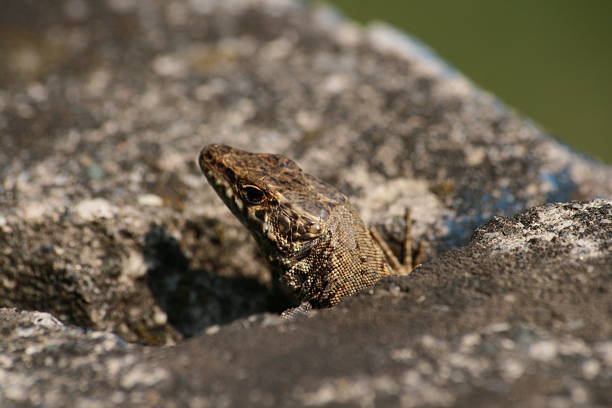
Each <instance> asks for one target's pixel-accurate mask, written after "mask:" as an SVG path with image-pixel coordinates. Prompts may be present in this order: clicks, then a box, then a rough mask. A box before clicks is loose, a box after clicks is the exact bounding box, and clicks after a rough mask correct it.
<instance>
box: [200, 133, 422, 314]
mask: <svg viewBox="0 0 612 408" xmlns="http://www.w3.org/2000/svg"><path fill="white" fill-rule="evenodd" d="M198 164H199V166H200V169H201V170H202V172H203V173H204V175H205V177H206V179H207V180H208V182H209V184H210V185H211V186H212V187H213V188H214V190H215V191H216V193H217V195H218V196H219V197H220V198H221V199H222V200H223V202H224V203H225V204H226V206H227V207H228V208H229V209H230V211H231V212H232V213H233V214H234V215H235V216H236V217H237V218H238V220H240V222H241V223H242V224H243V225H244V226H245V227H246V228H247V229H248V230H249V231H250V232H251V234H252V235H253V237H254V238H255V241H256V242H257V244H258V246H259V249H260V251H261V253H262V254H263V256H264V258H265V259H266V260H267V262H268V263H269V265H270V266H271V269H272V272H273V276H275V277H276V278H277V280H278V281H280V282H281V284H282V285H284V286H285V287H287V288H288V289H289V290H290V291H291V292H293V293H294V295H295V297H296V298H297V300H298V301H299V302H300V305H299V307H297V308H294V309H289V310H286V311H285V312H283V314H282V315H281V316H283V317H288V318H292V317H294V316H296V315H298V314H302V313H305V312H307V311H308V310H310V309H312V308H326V307H332V306H334V305H335V304H337V303H338V302H339V301H340V300H341V299H342V298H344V297H346V296H350V295H353V294H355V293H356V292H358V291H360V290H361V289H364V288H366V287H368V286H371V285H372V284H374V283H375V282H377V281H378V280H380V279H382V278H384V277H387V276H392V275H408V274H409V273H410V272H411V271H412V269H413V266H414V265H413V262H412V243H411V240H410V238H411V225H412V221H411V218H410V212H409V211H408V210H407V211H406V214H405V221H406V239H405V241H404V247H403V249H404V251H403V253H404V259H403V262H400V261H399V260H398V259H397V257H395V255H394V254H393V252H392V251H391V250H390V248H389V247H388V245H387V244H386V242H385V241H384V240H383V239H382V237H381V236H380V234H379V233H378V231H377V230H375V229H368V228H367V227H366V225H365V223H364V222H363V221H362V219H361V217H360V216H359V213H358V212H357V210H356V209H355V208H354V207H353V206H352V205H351V203H350V202H349V200H348V198H347V197H346V196H345V195H344V194H342V193H341V192H340V191H339V190H338V189H336V188H335V187H333V186H331V185H330V184H327V183H325V182H323V181H321V180H319V179H318V178H316V177H314V176H311V175H310V174H308V173H305V172H304V171H303V170H302V169H301V168H300V167H299V166H298V165H297V164H296V163H295V162H294V161H293V160H291V159H289V158H287V157H285V156H282V155H280V154H267V153H251V152H248V151H245V150H241V149H238V148H234V147H230V146H227V145H221V144H210V145H207V146H205V147H204V148H203V149H202V150H201V152H200V155H199V157H198ZM422 255H423V254H422V251H419V253H418V254H417V260H418V258H422Z"/></svg>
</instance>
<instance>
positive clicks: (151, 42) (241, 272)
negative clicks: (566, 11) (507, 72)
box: [0, 0, 612, 406]
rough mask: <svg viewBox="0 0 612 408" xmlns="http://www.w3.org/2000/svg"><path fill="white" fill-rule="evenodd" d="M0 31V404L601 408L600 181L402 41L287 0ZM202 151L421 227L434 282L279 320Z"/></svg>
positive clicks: (34, 10) (403, 283)
mask: <svg viewBox="0 0 612 408" xmlns="http://www.w3.org/2000/svg"><path fill="white" fill-rule="evenodd" d="M0 26H1V27H2V30H3V31H2V36H0V54H1V55H3V56H4V57H3V58H0V145H1V146H2V149H0V163H2V166H0V213H1V215H0V306H3V307H7V308H18V309H19V310H15V309H6V310H4V311H3V312H2V314H0V325H1V326H2V329H0V335H1V336H2V342H0V345H1V347H2V349H1V353H0V405H1V406H15V405H16V406H31V405H36V404H39V403H42V402H45V405H46V406H79V405H87V406H96V405H98V406H108V405H128V404H132V405H146V406H154V405H160V406H172V405H173V404H174V405H191V406H207V405H209V406H223V405H228V406H229V405H231V406H244V405H253V404H257V405H261V406H276V405H287V404H289V403H294V404H298V405H325V404H351V405H361V406H373V405H376V406H381V405H394V406H397V405H403V406H418V405H425V404H429V405H442V406H444V405H446V406H451V405H453V406H491V405H496V406H500V405H503V404H504V403H505V404H507V405H521V406H575V405H583V406H607V405H609V404H610V401H611V400H612V397H611V395H610V391H609V384H610V380H611V379H610V376H611V374H610V372H611V368H610V367H611V366H610V361H611V360H612V357H610V356H612V352H611V351H610V350H612V348H611V346H610V338H611V331H612V329H611V324H610V322H611V321H612V319H611V316H610V313H612V306H611V305H610V298H611V296H610V293H611V291H612V288H611V287H610V285H611V276H610V267H609V266H610V264H612V260H611V259H610V245H611V244H610V241H611V238H610V232H609V231H610V229H611V228H610V219H611V218H612V217H611V216H610V202H609V201H605V200H594V199H595V198H597V197H602V198H607V199H609V198H610V197H611V196H612V194H611V193H612V170H611V169H610V167H608V166H605V165H603V164H601V163H597V162H594V161H591V160H590V159H588V158H585V157H583V156H581V155H579V154H576V153H574V152H572V151H571V150H570V149H568V148H567V147H565V146H563V145H561V144H560V143H559V142H557V141H555V140H554V139H552V138H551V137H549V136H547V135H546V134H545V132H543V131H542V130H541V129H539V128H538V127H537V126H534V125H533V124H532V123H530V122H529V121H528V120H525V119H523V118H521V117H520V116H519V115H517V114H516V113H514V112H513V111H512V110H511V109H509V108H507V107H505V106H503V105H502V104H501V103H500V102H499V101H498V100H497V99H495V98H494V97H493V96H491V95H488V94H486V93H483V92H482V91H480V90H479V89H477V88H476V87H475V86H474V85H473V84H471V83H470V82H469V81H467V80H466V79H465V78H464V77H462V76H461V75H460V74H459V73H457V72H456V71H454V70H453V69H452V68H450V67H448V66H447V65H445V64H444V63H443V62H441V61H440V60H438V59H437V58H436V57H435V56H433V55H432V54H431V53H430V52H429V51H428V50H427V49H426V48H425V47H423V46H422V45H420V44H418V43H417V42H416V41H414V40H413V39H411V38H409V37H406V36H403V35H401V34H400V33H398V32H396V31H394V30H393V29H391V28H389V27H387V26H384V25H372V26H368V27H365V28H358V27H357V26H356V25H354V24H352V23H350V22H347V21H345V20H343V19H342V18H340V17H338V16H337V15H336V14H334V13H333V12H330V11H329V9H326V8H316V9H306V8H305V7H304V6H303V5H302V4H301V3H297V2H292V1H279V0H275V1H272V0H268V1H263V0H256V1H253V0H232V1H227V0H224V1H216V0H215V1H212V0H211V1H195V0H190V1H187V0H185V1H183V0H180V1H179V0H174V1H161V0H158V1H150V2H134V1H116V0H113V1H107V2H85V1H80V0H67V1H63V2H61V6H53V7H51V6H49V5H48V4H47V3H46V2H38V1H17V0H9V1H5V2H4V3H3V9H2V13H0ZM213 142H218V143H219V142H220V143H226V144H230V145H234V146H237V147H242V148H245V149H247V150H250V151H266V152H277V153H282V154H284V155H286V156H288V157H291V158H292V159H294V160H296V161H297V162H298V163H299V164H300V165H301V166H302V167H303V168H304V169H305V170H306V171H307V172H309V173H312V174H314V175H317V176H318V177H320V178H322V179H324V180H326V181H328V182H330V183H332V184H334V185H337V186H338V187H339V188H340V189H341V190H342V191H343V192H345V193H346V194H347V195H348V196H349V197H350V198H351V200H352V201H353V202H354V204H355V205H356V206H357V207H358V208H359V210H360V211H361V212H362V214H363V216H364V219H365V220H366V221H367V222H369V223H371V224H374V225H378V226H382V227H384V228H383V229H384V232H385V234H386V235H387V237H388V238H390V239H391V241H393V242H395V243H396V242H398V241H399V240H400V239H401V238H402V237H401V231H403V227H402V225H401V215H402V214H403V211H404V208H405V207H406V206H408V207H410V208H411V210H412V213H413V216H414V220H415V225H414V232H415V235H416V237H417V239H421V240H425V241H429V242H430V243H431V248H432V251H431V253H430V262H428V263H426V264H424V265H423V266H422V267H421V268H419V269H417V270H416V271H415V273H414V275H412V276H410V277H408V278H406V279H397V278H396V279H390V280H388V281H385V282H381V284H380V285H378V286H377V287H376V288H374V289H372V290H371V291H369V293H366V294H364V295H363V296H359V297H355V298H352V299H348V300H347V301H345V302H342V303H341V304H340V306H339V307H337V308H335V309H333V310H326V311H319V312H315V313H312V314H311V315H309V316H308V317H307V318H304V319H300V320H298V321H296V322H293V323H289V324H287V323H283V322H281V321H279V320H278V318H276V317H275V315H274V314H271V313H266V312H278V311H279V310H280V309H282V306H283V305H281V304H279V302H278V299H275V298H273V297H272V296H271V295H270V290H269V288H270V277H269V274H268V271H267V269H266V267H265V265H264V264H263V262H261V260H260V259H259V256H258V255H257V252H256V250H255V247H254V245H253V243H252V242H251V241H250V239H249V238H248V234H247V232H246V231H245V230H244V229H243V228H242V227H241V226H240V225H239V224H238V223H237V221H236V220H234V219H233V218H232V216H231V214H230V213H229V212H228V211H227V210H226V209H225V207H224V206H223V204H222V203H221V201H220V200H218V198H217V197H215V194H214V192H213V191H212V189H211V188H210V186H208V185H206V182H205V180H204V178H203V177H202V176H201V175H200V174H199V170H198V169H197V166H196V165H195V159H196V156H197V152H198V151H199V149H200V148H201V147H202V146H204V145H206V144H208V143H213ZM574 199H580V200H590V201H585V202H569V201H571V200H574ZM552 202H564V203H560V204H553V205H549V206H542V205H544V204H546V203H552ZM533 207H535V208H533ZM523 210H527V211H524V212H521V211H523ZM518 212H521V213H520V214H518V215H516V217H513V218H507V217H505V216H512V215H514V214H516V213H518ZM492 217H495V218H493V219H492V220H491V221H490V222H488V223H487V224H485V225H482V224H483V223H484V222H485V221H487V220H489V219H491V218H492ZM481 225H482V226H481ZM477 227H480V228H479V229H478V230H477V231H476V232H475V233H474V235H473V240H472V241H471V242H470V240H469V237H470V236H471V235H472V234H473V231H474V229H475V228H477ZM467 244H469V245H468V246H466V247H462V248H460V249H457V248H459V247H460V246H462V245H467ZM449 250H450V252H447V251H449ZM20 310H32V311H33V312H22V311H20ZM41 312H47V313H50V314H51V315H53V316H54V317H53V318H51V317H45V318H42V320H41V316H43V315H40V313H41ZM44 316H49V315H44ZM249 316H250V317H249ZM55 319H57V321H56V320H55ZM58 322H62V324H59V323H58ZM64 324H65V325H64ZM111 332H112V333H115V334H111ZM194 335H198V336H197V337H196V338H193V339H190V340H187V341H185V342H181V341H182V340H183V339H184V338H185V337H189V336H194ZM118 336H120V337H118ZM122 339H123V340H122ZM125 341H130V342H136V343H141V344H142V343H145V344H149V345H154V344H172V343H176V342H180V344H178V345H177V346H175V347H172V348H155V347H150V348H149V347H144V346H140V345H136V344H127V343H125ZM177 401H180V402H177ZM506 401H508V402H506Z"/></svg>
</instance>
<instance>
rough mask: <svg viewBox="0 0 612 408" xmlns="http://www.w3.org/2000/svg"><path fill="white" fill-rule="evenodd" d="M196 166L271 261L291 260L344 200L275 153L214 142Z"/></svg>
mask: <svg viewBox="0 0 612 408" xmlns="http://www.w3.org/2000/svg"><path fill="white" fill-rule="evenodd" d="M198 162H199V165H200V168H201V169H202V172H203V173H204V175H205V176H206V178H207V179H208V182H209V183H210V184H211V185H212V186H213V188H214V189H215V191H216V192H217V194H218V195H219V197H220V198H221V199H222V200H223V201H224V202H225V204H226V205H227V207H229V209H230V210H231V211H232V213H234V215H235V216H236V217H237V218H238V219H239V220H240V221H241V222H242V223H243V224H244V225H245V226H246V227H247V228H248V230H249V231H251V233H252V234H253V235H254V237H255V239H256V240H257V242H258V243H259V245H260V246H262V247H263V248H262V249H263V250H264V254H265V255H267V256H268V258H269V259H270V260H273V259H276V260H279V261H283V260H287V261H290V260H295V259H299V258H301V256H303V255H305V254H306V253H307V252H308V250H309V249H310V248H311V247H312V245H313V243H314V242H316V239H317V238H319V237H321V236H322V235H324V234H326V232H327V231H326V229H327V228H326V227H327V222H326V221H327V220H328V218H329V216H330V214H331V212H332V210H333V208H334V206H336V205H338V204H340V203H343V202H345V201H346V197H345V196H344V195H343V194H341V193H340V192H338V191H337V190H336V189H334V188H333V187H331V186H329V185H327V184H325V183H323V182H322V181H320V180H318V179H316V178H315V177H313V176H311V175H309V174H306V173H304V172H303V171H302V169H301V168H300V167H299V166H298V165H297V164H296V163H295V162H294V161H292V160H290V159H288V158H286V157H284V156H282V155H279V154H263V153H250V152H247V151H244V150H240V149H236V148H233V147H230V146H225V145H217V144H212V145H208V146H206V147H204V148H203V149H202V151H201V152H200V156H199V160H198Z"/></svg>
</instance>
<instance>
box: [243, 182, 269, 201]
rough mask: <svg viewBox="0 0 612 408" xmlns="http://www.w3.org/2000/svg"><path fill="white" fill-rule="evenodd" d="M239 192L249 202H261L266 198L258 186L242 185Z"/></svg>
mask: <svg viewBox="0 0 612 408" xmlns="http://www.w3.org/2000/svg"><path fill="white" fill-rule="evenodd" d="M241 192H242V197H244V199H245V200H246V201H247V202H248V203H249V204H261V203H262V202H263V201H264V199H265V198H266V195H265V194H264V192H263V191H262V190H261V189H260V188H259V187H257V186H253V185H247V186H242V190H241Z"/></svg>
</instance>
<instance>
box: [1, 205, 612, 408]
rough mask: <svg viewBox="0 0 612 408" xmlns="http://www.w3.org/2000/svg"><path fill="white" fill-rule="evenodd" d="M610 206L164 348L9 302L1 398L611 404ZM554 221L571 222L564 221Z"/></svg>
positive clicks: (540, 210)
mask: <svg viewBox="0 0 612 408" xmlns="http://www.w3.org/2000/svg"><path fill="white" fill-rule="evenodd" d="M611 215H612V202H611V201H604V200H599V201H591V202H584V203H577V202H574V203H561V204H551V205H548V206H544V207H537V208H533V209H530V210H528V211H525V212H522V213H520V214H518V215H517V216H515V217H513V218H496V219H494V220H492V221H491V222H489V223H487V224H486V225H484V226H483V227H482V228H480V229H479V230H478V231H477V232H476V233H475V235H474V239H473V240H472V242H471V243H470V245H468V246H466V247H464V248H460V249H456V250H454V251H451V252H449V253H447V254H445V255H442V256H441V257H440V258H439V259H436V260H433V261H431V262H430V263H428V264H426V265H423V266H422V267H420V268H418V269H416V270H415V271H414V274H413V275H412V276H408V277H393V278H388V279H386V280H384V281H382V282H381V283H379V284H378V285H377V286H376V287H375V288H373V289H371V290H368V291H365V292H364V293H363V294H361V295H359V296H356V297H353V298H350V299H346V300H345V301H343V302H341V303H340V305H339V306H337V307H336V308H334V309H328V310H320V311H314V312H312V313H310V314H308V315H307V316H306V317H303V318H300V319H297V320H294V321H284V320H281V319H279V318H278V316H274V315H259V316H252V317H250V318H247V319H243V320H239V321H236V322H234V323H232V324H230V325H226V326H221V327H219V326H214V330H207V333H206V334H203V335H200V336H198V337H195V338H193V339H191V340H189V341H186V342H183V343H181V344H178V345H176V346H174V347H169V348H162V349H159V348H150V347H143V346H138V345H129V344H126V343H124V342H122V341H121V340H120V339H119V338H118V337H117V336H114V335H111V334H109V333H101V332H88V331H83V330H81V329H76V328H72V327H68V326H64V325H62V324H61V323H59V322H58V321H57V320H55V319H53V318H51V317H49V315H46V314H43V313H36V312H19V311H16V310H14V309H5V310H3V311H0V332H1V333H3V336H4V341H2V342H1V343H0V364H1V365H0V378H2V380H3V381H0V401H6V402H10V403H23V404H26V405H28V404H29V405H35V404H38V403H40V401H45V402H46V405H47V406H78V405H80V404H89V405H91V404H93V405H94V406H105V405H109V404H135V405H138V404H148V405H158V406H168V404H177V405H181V406H183V405H184V406H218V405H224V406H253V405H257V406H288V405H295V406H313V405H314V406H322V405H339V404H347V405H357V406H398V405H401V406H423V405H435V406H493V405H498V403H499V402H500V401H508V400H511V401H512V404H513V405H517V406H576V405H582V406H593V407H599V406H601V407H603V406H606V405H608V404H609V402H610V401H612V390H611V389H610V387H609V384H610V381H612V358H610V356H611V355H612V352H611V351H612V341H610V338H611V336H612V324H610V322H612V319H610V317H611V316H610V315H611V313H612V308H611V307H610V306H611V301H610V299H611V297H610V293H611V292H612V275H611V274H610V265H611V264H612V253H611V251H609V250H607V251H602V249H606V248H608V249H609V247H610V244H611V243H612V237H611V230H610V229H609V228H605V227H607V226H608V225H609V222H610V216H611ZM559 219H564V220H569V222H566V223H564V225H565V227H564V228H563V229H561V230H558V225H559ZM555 230H557V231H556V232H554V233H553V234H554V236H550V239H541V240H537V241H533V238H529V237H530V236H543V235H546V234H548V233H550V231H555ZM502 235H505V236H506V237H507V238H503V237H502ZM520 236H523V237H525V238H526V241H525V242H526V243H527V244H526V245H516V242H517V240H519V237H520ZM577 236H579V237H581V238H578V239H576V237H577ZM527 238H528V239H527ZM580 239H583V240H588V241H589V242H590V243H591V245H590V246H588V248H587V249H585V247H584V246H583V245H582V244H581V243H580ZM576 251H580V252H581V253H582V257H579V258H573V259H568V257H567V255H568V254H572V253H575V252H576ZM41 316H44V318H42V319H41ZM75 379H77V380H75ZM60 389H61V390H62V393H59V391H58V390H60Z"/></svg>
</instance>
